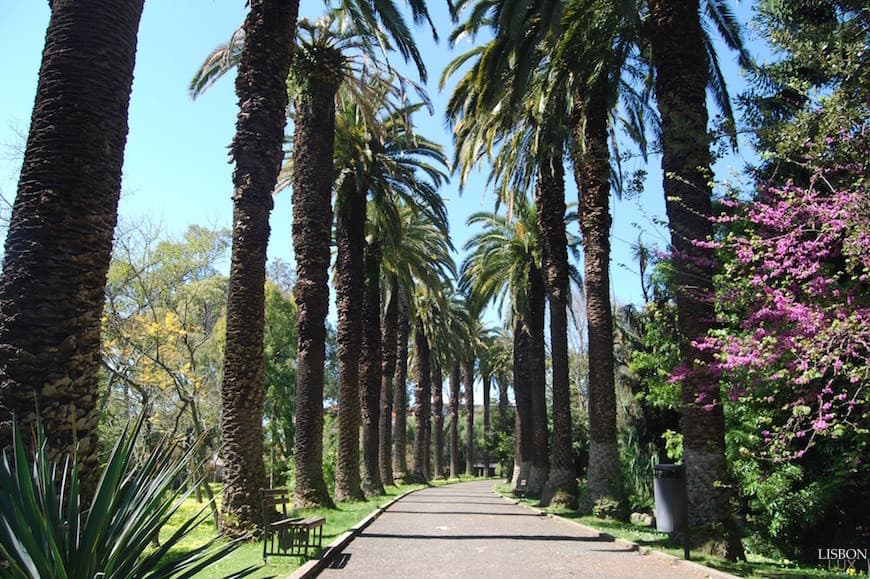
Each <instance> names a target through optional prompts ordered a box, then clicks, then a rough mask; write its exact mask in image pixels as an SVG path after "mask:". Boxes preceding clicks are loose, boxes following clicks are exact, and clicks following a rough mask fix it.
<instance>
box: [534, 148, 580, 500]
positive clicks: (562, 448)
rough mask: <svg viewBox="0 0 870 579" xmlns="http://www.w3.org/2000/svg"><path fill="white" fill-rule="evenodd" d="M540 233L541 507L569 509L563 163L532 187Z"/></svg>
mask: <svg viewBox="0 0 870 579" xmlns="http://www.w3.org/2000/svg"><path fill="white" fill-rule="evenodd" d="M535 205H537V207H538V229H539V230H540V232H541V244H542V245H543V249H544V267H543V274H544V285H545V287H546V288H547V298H548V299H549V302H550V352H551V354H550V355H551V357H552V369H553V446H552V453H551V464H550V478H549V479H547V484H546V485H545V486H544V492H543V494H542V495H541V504H542V505H544V506H546V505H549V504H550V502H551V501H552V499H553V496H554V495H556V494H557V493H558V495H559V500H560V501H564V502H567V503H568V504H569V505H572V504H573V503H574V502H575V499H574V497H576V494H577V489H576V487H577V478H576V473H575V472H574V460H573V454H572V452H571V394H570V388H569V386H570V384H569V378H568V300H569V296H570V294H569V293H568V292H569V288H568V237H567V234H566V233H565V173H564V168H563V166H562V158H561V157H554V158H552V159H547V160H545V161H544V162H543V163H541V166H540V168H539V169H538V182H537V186H536V187H535Z"/></svg>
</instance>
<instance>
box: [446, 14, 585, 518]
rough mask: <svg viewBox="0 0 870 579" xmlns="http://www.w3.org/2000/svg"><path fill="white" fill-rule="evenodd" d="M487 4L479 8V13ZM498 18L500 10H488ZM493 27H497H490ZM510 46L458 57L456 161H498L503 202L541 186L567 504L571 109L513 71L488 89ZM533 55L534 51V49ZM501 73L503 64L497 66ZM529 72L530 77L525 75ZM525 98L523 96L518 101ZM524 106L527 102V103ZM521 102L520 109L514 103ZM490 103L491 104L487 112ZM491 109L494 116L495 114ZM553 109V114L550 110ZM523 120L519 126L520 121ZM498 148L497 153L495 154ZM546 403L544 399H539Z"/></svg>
mask: <svg viewBox="0 0 870 579" xmlns="http://www.w3.org/2000/svg"><path fill="white" fill-rule="evenodd" d="M485 5H487V3H486V2H479V3H478V4H476V7H477V8H479V7H482V6H485ZM489 6H490V9H491V10H492V11H493V12H496V13H497V11H498V9H499V7H500V6H501V5H493V4H491V3H490V4H489ZM478 17H479V11H478V10H475V11H474V12H473V15H472V16H471V18H470V20H469V22H467V23H466V24H465V25H464V26H461V27H460V29H459V30H465V29H472V30H475V29H477V28H478V27H479V26H480V25H481V24H482V23H481V22H478V21H476V18H478ZM484 21H485V22H490V23H492V22H493V21H490V20H484ZM510 46H511V45H510V42H507V41H506V40H505V39H504V38H498V37H496V38H495V39H493V40H492V41H490V42H489V43H488V44H486V45H484V46H483V47H481V48H479V49H473V50H472V51H469V52H468V53H466V54H465V55H462V56H460V57H459V58H457V59H456V60H455V61H454V62H453V63H451V65H450V66H448V68H447V69H446V70H445V77H446V76H447V75H449V74H452V73H454V72H455V71H456V70H457V66H459V65H462V64H464V63H465V62H466V61H467V60H468V59H469V58H472V59H473V64H472V67H471V69H470V70H469V71H467V72H466V74H465V75H464V76H463V77H462V78H461V79H460V81H459V83H458V85H457V87H456V89H455V90H454V93H453V97H452V98H451V101H450V103H449V105H448V114H449V116H450V117H451V118H452V119H453V121H454V123H455V125H454V135H455V137H456V141H457V147H456V150H457V162H458V164H459V165H460V166H461V167H462V170H463V178H464V176H465V175H466V174H467V171H468V170H469V169H470V167H472V166H474V165H475V164H476V163H478V162H480V161H481V160H482V156H483V155H484V154H486V155H488V156H489V157H490V159H491V161H492V162H493V170H492V173H491V175H490V181H491V182H492V183H493V184H494V188H495V189H496V191H497V192H498V193H499V196H500V197H501V198H502V199H503V200H504V201H506V202H507V203H509V204H511V205H512V204H513V200H512V199H506V198H504V197H505V196H506V195H507V194H509V193H510V194H513V192H516V191H522V192H524V191H526V190H527V189H528V188H529V187H530V184H531V181H532V180H534V181H535V187H534V191H535V201H536V204H537V206H538V212H537V215H538V220H539V223H538V228H539V230H540V232H541V245H542V249H543V264H542V270H543V272H544V274H545V275H544V280H545V283H546V289H547V297H548V299H549V302H550V311H551V316H550V335H551V353H552V360H553V446H552V448H553V454H552V456H553V468H552V470H551V476H550V479H549V480H548V482H549V484H548V485H547V488H546V492H545V493H544V495H543V496H542V503H543V504H549V501H550V498H551V497H552V496H553V494H554V493H555V491H556V490H559V491H560V496H565V497H566V498H570V497H573V496H574V494H575V491H574V487H575V486H576V485H575V475H574V472H573V461H572V460H571V415H570V404H569V403H568V402H569V398H570V396H569V384H568V318H567V307H568V302H569V297H570V293H569V291H570V290H569V286H568V280H569V273H568V272H569V266H568V255H567V249H566V247H567V239H566V230H565V193H564V189H565V185H564V169H563V166H562V149H563V147H564V142H565V134H566V131H565V129H564V126H562V124H560V123H559V122H554V121H558V120H561V119H560V115H559V111H561V110H564V108H565V103H564V102H563V103H555V104H553V105H551V107H547V109H546V111H544V110H543V109H542V107H540V106H539V104H538V103H539V102H540V98H541V94H542V92H541V91H545V89H546V88H547V87H546V85H544V84H543V81H542V79H543V78H545V77H546V74H545V71H542V72H540V73H539V76H538V78H534V77H531V78H528V79H527V80H529V81H530V83H529V84H528V85H523V86H521V87H518V86H517V82H516V81H515V80H513V79H515V78H516V76H517V75H518V74H521V72H519V70H518V69H517V68H515V67H511V68H509V69H507V70H501V69H499V70H498V71H497V72H498V74H499V75H501V77H502V78H503V79H508V81H507V82H506V83H505V89H504V90H503V91H501V92H498V93H497V94H493V93H494V91H493V90H492V87H491V85H490V82H489V80H488V79H489V78H490V77H489V76H488V73H491V72H492V70H491V68H490V67H492V66H493V64H492V61H493V59H495V60H498V59H499V55H500V54H501V55H504V51H508V52H509V50H510ZM531 48H532V49H534V47H531ZM496 66H497V65H496ZM527 72H528V71H527ZM516 91H521V92H522V94H521V95H517V94H515V93H516ZM522 99H525V101H522ZM514 101H520V102H514ZM484 103H488V105H485V104H484ZM491 107H494V108H495V111H496V113H492V112H491ZM551 108H552V109H553V110H554V111H555V112H553V111H551V110H550V109H551ZM518 121H519V122H518ZM493 144H495V145H496V149H497V151H498V152H497V153H496V154H495V155H492V151H493ZM537 400H538V404H540V397H538V398H537Z"/></svg>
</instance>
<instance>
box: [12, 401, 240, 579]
mask: <svg viewBox="0 0 870 579" xmlns="http://www.w3.org/2000/svg"><path fill="white" fill-rule="evenodd" d="M143 422H144V421H143V420H142V419H141V418H140V419H139V420H138V421H137V422H136V423H135V425H134V426H133V427H132V429H131V428H130V427H129V426H128V427H127V428H125V429H124V431H123V434H122V435H121V437H120V438H119V439H118V442H117V443H116V444H115V447H114V448H113V450H112V452H111V454H110V455H109V459H108V462H107V464H106V466H105V467H104V470H103V473H102V476H101V478H100V481H99V483H98V485H97V488H96V490H95V492H94V496H93V498H92V499H91V501H90V504H89V505H88V506H85V505H84V504H82V497H81V493H80V488H79V479H78V474H77V473H78V468H77V465H76V461H75V460H67V461H66V463H65V464H55V463H53V462H52V461H50V460H49V458H48V449H47V444H46V439H45V435H44V433H43V432H42V427H41V425H40V426H39V427H38V428H37V440H36V445H35V448H36V450H35V452H34V456H33V457H32V459H30V457H28V456H27V453H26V451H25V449H24V444H23V441H22V439H21V434H20V433H19V432H18V429H17V427H16V428H15V429H14V434H13V445H12V456H11V457H10V456H8V455H7V453H6V452H4V453H3V457H2V461H0V558H2V560H3V561H4V565H5V566H4V567H3V569H2V571H3V573H2V574H3V576H4V577H12V578H29V579H39V578H45V577H65V578H68V579H79V578H80V579H93V578H94V577H103V578H106V579H108V578H118V579H121V578H124V579H127V578H139V577H142V578H145V577H147V578H149V579H150V578H154V579H156V578H162V577H189V576H191V575H193V574H194V573H196V572H198V571H200V570H202V569H204V568H205V567H206V566H208V565H210V564H211V563H213V562H215V561H217V560H218V559H220V558H222V557H224V556H225V555H226V554H228V553H229V552H230V551H232V550H233V549H235V548H236V546H237V544H238V543H237V542H231V543H226V544H223V545H219V546H216V545H215V541H214V540H212V541H209V542H208V543H206V544H205V545H203V546H201V547H197V548H195V549H191V550H189V551H187V552H185V553H183V554H181V555H178V556H177V557H171V556H169V555H168V554H169V552H170V550H171V549H173V548H174V547H175V546H176V545H178V543H179V542H180V541H181V540H182V539H183V538H184V537H185V536H186V535H187V534H188V533H190V532H191V531H192V530H193V529H195V528H196V527H197V526H198V525H199V524H201V523H202V522H203V521H205V520H206V519H208V516H209V514H208V505H206V506H205V507H204V508H203V509H202V510H200V512H199V513H198V514H197V515H196V516H194V517H192V518H191V519H189V520H188V521H187V522H185V523H184V524H182V525H181V526H180V527H179V528H178V529H177V530H176V531H175V532H174V533H173V534H172V535H171V536H170V537H169V538H167V539H166V540H165V541H164V542H163V544H162V545H161V546H160V547H158V548H157V549H154V550H152V551H150V552H149V551H148V549H149V544H150V542H151V540H152V538H154V537H156V536H157V533H158V532H159V530H160V528H161V527H162V526H163V525H165V524H166V522H167V521H168V520H169V518H170V517H171V516H172V515H173V513H175V512H176V511H177V510H178V508H179V507H180V506H181V503H182V501H183V500H184V499H185V498H186V497H187V496H188V495H190V493H191V492H192V491H193V489H194V488H195V485H194V484H191V483H192V482H194V481H190V480H189V477H188V476H187V474H186V473H187V471H186V467H187V465H189V464H190V462H191V460H192V458H193V456H194V455H195V454H194V453H195V452H196V446H194V447H192V448H190V449H187V450H186V451H184V452H180V449H178V448H177V445H175V444H171V443H169V442H167V443H166V444H161V445H159V446H158V447H157V449H156V450H154V451H153V452H152V453H151V454H150V455H149V456H147V457H146V458H145V459H144V460H142V461H141V462H139V463H137V462H136V461H135V459H134V456H133V447H134V446H135V443H136V439H137V438H138V436H139V434H140V432H141V428H142V424H143ZM58 473H62V474H60V475H59V477H58V478H60V480H59V481H58V480H55V476H58ZM179 479H181V480H185V482H187V483H188V484H187V485H186V488H187V489H188V490H187V491H184V492H182V491H180V490H176V489H175V488H174V487H173V485H174V483H175V482H176V481H178V480H179ZM249 572H250V570H245V571H243V572H240V573H239V574H237V575H235V576H243V575H247V574H248V573H249Z"/></svg>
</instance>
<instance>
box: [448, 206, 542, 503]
mask: <svg viewBox="0 0 870 579" xmlns="http://www.w3.org/2000/svg"><path fill="white" fill-rule="evenodd" d="M519 201H520V203H518V204H517V205H516V206H515V208H514V210H515V213H516V217H517V219H516V221H512V220H508V219H507V218H505V217H501V216H497V215H493V214H487V213H477V214H474V215H472V216H471V217H470V218H469V224H481V225H482V226H483V227H484V230H483V231H482V232H481V233H479V234H477V235H475V236H474V237H472V238H471V239H470V240H469V241H468V242H467V243H466V249H467V250H470V251H472V253H471V254H470V255H469V256H468V257H467V258H466V260H465V262H464V263H463V266H462V287H463V288H467V289H468V290H470V295H471V297H472V299H473V300H474V301H475V303H478V304H485V303H490V302H492V301H498V302H499V305H500V306H501V307H504V306H505V299H508V300H509V302H508V306H509V312H510V316H509V317H510V319H511V320H512V322H511V323H512V326H513V329H514V336H513V339H514V352H513V354H514V392H515V399H516V405H517V413H516V427H517V428H516V452H515V465H514V476H513V483H512V484H513V485H514V486H516V485H517V484H518V483H519V481H520V480H526V481H527V482H526V492H527V493H528V494H529V495H530V496H540V493H541V492H542V491H543V486H544V483H545V482H546V480H547V458H548V457H547V435H546V408H544V407H542V404H541V399H542V398H543V397H544V394H545V389H546V379H545V361H544V337H543V334H544V327H543V320H544V317H543V313H544V300H545V299H546V296H545V292H544V286H543V279H542V277H541V270H540V266H539V264H540V260H541V250H540V241H539V237H538V234H537V222H536V216H535V211H534V208H533V207H531V206H529V205H528V204H527V203H524V202H523V199H522V198H520V199H519ZM536 400H537V402H536ZM542 411H543V416H541V414H542ZM536 422H537V424H536Z"/></svg>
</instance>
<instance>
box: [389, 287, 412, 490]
mask: <svg viewBox="0 0 870 579" xmlns="http://www.w3.org/2000/svg"><path fill="white" fill-rule="evenodd" d="M398 299H399V323H398V325H397V327H396V379H395V380H394V381H393V409H394V410H395V412H396V424H395V426H394V427H393V475H394V476H398V477H401V478H404V477H405V476H407V474H408V459H407V435H406V432H407V430H408V335H409V334H410V333H411V320H410V314H409V308H408V298H407V296H406V295H405V293H404V292H403V291H401V290H400V291H399V296H398Z"/></svg>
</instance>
